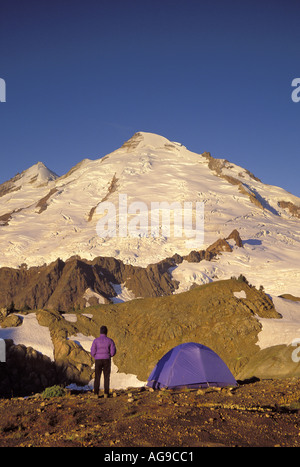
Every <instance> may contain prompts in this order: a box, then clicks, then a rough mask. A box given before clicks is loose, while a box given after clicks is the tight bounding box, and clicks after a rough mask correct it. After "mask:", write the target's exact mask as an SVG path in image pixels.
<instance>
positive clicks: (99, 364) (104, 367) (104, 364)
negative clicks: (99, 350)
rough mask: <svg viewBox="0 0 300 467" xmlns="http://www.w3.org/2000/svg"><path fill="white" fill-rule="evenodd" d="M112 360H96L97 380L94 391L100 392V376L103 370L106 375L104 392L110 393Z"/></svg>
mask: <svg viewBox="0 0 300 467" xmlns="http://www.w3.org/2000/svg"><path fill="white" fill-rule="evenodd" d="M110 368H111V360H110V358H108V359H104V360H95V382H94V393H95V394H99V388H100V378H101V374H102V371H103V375H104V394H109V378H110Z"/></svg>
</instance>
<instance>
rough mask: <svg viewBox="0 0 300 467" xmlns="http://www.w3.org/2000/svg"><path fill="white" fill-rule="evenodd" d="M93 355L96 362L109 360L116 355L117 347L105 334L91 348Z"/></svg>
mask: <svg viewBox="0 0 300 467" xmlns="http://www.w3.org/2000/svg"><path fill="white" fill-rule="evenodd" d="M91 354H92V357H93V358H94V359H95V360H102V359H103V360H107V359H108V358H110V357H113V356H114V355H115V354H116V346H115V343H114V341H113V340H112V339H110V338H109V337H107V336H106V335H105V334H100V336H99V337H97V338H96V339H95V340H94V342H93V343H92V347H91Z"/></svg>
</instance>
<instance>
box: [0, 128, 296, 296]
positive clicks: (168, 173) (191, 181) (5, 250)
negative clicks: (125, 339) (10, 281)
mask: <svg viewBox="0 0 300 467" xmlns="http://www.w3.org/2000/svg"><path fill="white" fill-rule="evenodd" d="M120 195H121V197H120ZM122 196H123V198H122ZM124 196H126V203H127V206H126V209H127V221H128V225H130V221H132V222H133V223H135V225H136V224H138V220H140V219H141V217H138V212H140V211H138V208H140V207H141V206H142V208H143V207H144V208H145V209H146V210H147V213H148V217H147V219H148V222H149V223H148V231H147V232H148V234H147V233H146V234H145V232H146V230H147V229H146V230H145V229H142V228H141V229H140V233H138V235H137V236H135V237H134V236H132V235H130V234H128V232H127V235H126V232H125V234H124V229H123V234H122V236H120V234H117V235H115V236H113V237H111V236H107V237H105V238H104V237H103V236H102V237H100V236H99V229H98V231H97V225H98V226H99V221H100V220H101V213H100V210H101V209H100V208H101V206H106V207H107V206H108V204H106V205H103V203H105V202H106V203H111V204H110V206H114V207H115V209H116V219H117V222H116V232H117V233H118V232H119V233H120V228H121V227H122V226H123V227H124V225H123V224H122V222H123V221H122V218H121V217H120V216H119V213H120V209H119V208H120V200H121V201H122V200H124ZM153 202H156V203H163V202H167V203H169V205H171V203H174V202H177V203H179V204H180V205H181V206H184V203H190V205H189V206H191V207H192V209H193V211H195V209H196V206H197V203H203V204H204V243H203V245H200V244H199V245H195V243H193V238H192V239H190V238H188V237H187V236H186V235H184V234H183V235H182V236H181V237H178V236H175V235H174V230H173V229H174V225H173V224H174V222H173V221H174V219H173V217H172V216H171V227H170V232H171V234H170V235H166V233H165V232H164V231H163V228H162V225H159V232H158V233H157V235H153V232H152V231H151V230H150V223H151V215H152V211H153V209H154V208H153V206H154V205H153V204H152V205H151V203H153ZM101 203H102V204H101ZM133 203H138V204H136V205H135V204H133ZM141 203H143V204H141ZM123 207H124V206H123ZM152 208H153V209H152ZM122 209H123V208H122V207H121V210H122ZM102 214H103V213H102ZM102 219H103V218H102ZM107 219H108V217H107ZM119 219H121V224H122V226H120V224H119ZM143 219H144V221H145V219H146V218H145V216H144V217H143ZM156 219H157V218H156ZM0 224H1V225H0V236H1V251H0V266H11V267H18V266H19V265H21V264H22V263H26V264H27V265H28V266H33V265H41V264H44V263H47V264H48V263H50V262H51V261H55V260H56V259H57V258H58V257H60V258H61V259H63V260H67V259H68V258H70V257H71V256H73V255H79V256H80V257H82V258H86V259H93V258H95V257H97V256H112V257H115V258H118V259H121V260H123V261H124V263H129V264H134V265H140V266H146V265H148V264H150V263H156V262H158V261H160V260H162V259H164V258H166V257H170V256H172V255H174V254H175V253H178V254H181V255H187V254H188V253H189V252H190V251H191V250H195V249H205V248H207V246H209V245H211V244H212V243H213V242H215V241H216V240H217V239H218V238H220V237H221V238H222V237H223V238H226V237H228V235H229V234H230V233H231V232H232V231H233V230H234V229H237V230H238V231H239V233H240V236H241V238H242V240H243V248H238V247H237V246H236V245H235V244H233V245H232V247H233V252H232V253H230V252H224V253H222V255H220V256H219V258H218V260H216V261H213V262H208V261H201V262H200V263H188V262H186V261H183V262H182V263H181V264H179V265H178V266H177V268H175V269H174V270H173V272H172V274H173V277H174V279H176V280H179V281H180V287H179V289H178V291H182V290H186V289H188V288H189V287H190V285H191V283H195V282H196V283H199V284H200V283H205V282H208V281H210V280H212V279H216V278H218V279H223V278H228V277H230V276H232V275H235V276H238V275H239V274H240V273H242V274H244V275H245V276H246V277H247V279H248V280H249V281H250V282H251V283H253V284H254V285H258V286H259V285H261V284H262V285H264V287H265V290H266V291H267V292H269V293H272V294H276V295H280V294H283V293H291V294H294V295H296V296H299V295H300V291H299V283H300V253H299V252H300V199H299V198H298V197H296V196H293V195H292V194H290V193H288V192H287V191H285V190H283V189H282V188H279V187H275V186H270V185H266V184H264V183H263V182H262V181H260V180H259V179H257V178H256V177H255V176H254V175H253V174H251V173H250V172H249V171H248V170H246V169H244V168H242V167H239V166H237V165H235V164H233V163H230V162H228V161H227V160H224V159H215V158H213V157H212V156H211V155H210V154H209V153H203V154H196V153H193V152H191V151H189V150H188V149H187V148H186V147H185V146H183V145H182V144H180V143H176V142H171V141H169V140H168V139H166V138H164V137H162V136H159V135H154V134H151V133H144V132H140V133H136V134H135V135H134V136H133V137H132V138H131V139H130V140H128V141H127V142H126V143H124V145H123V146H122V147H121V148H120V149H117V150H116V151H114V152H112V153H111V154H108V155H107V156H105V157H103V158H101V159H98V160H90V159H84V160H83V161H82V162H80V163H79V164H77V165H76V166H75V167H73V168H72V169H71V170H70V171H69V172H68V173H67V174H65V175H63V176H61V177H58V176H57V175H56V174H55V173H54V172H52V171H50V170H49V169H47V168H46V167H45V166H44V164H42V163H40V162H39V163H37V164H36V165H34V166H33V167H31V168H29V169H27V170H25V171H24V172H22V173H21V174H19V175H17V176H16V177H14V178H13V179H11V180H9V181H8V182H5V183H4V184H2V185H0ZM123 227H122V228H123ZM140 227H143V226H140ZM144 227H145V226H144ZM146 227H147V226H146ZM186 233H187V232H186Z"/></svg>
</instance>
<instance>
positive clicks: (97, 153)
mask: <svg viewBox="0 0 300 467" xmlns="http://www.w3.org/2000/svg"><path fill="white" fill-rule="evenodd" d="M299 25H300V2H299V0H251V1H248V0H239V1H233V0H231V1H230V0H229V1H227V0H205V1H204V0H180V1H178V0H135V1H132V0H26V1H25V0H0V65H1V66H0V77H1V78H3V79H5V81H6V86H7V95H6V99H7V102H6V103H0V125H1V126H0V149H1V151H0V154H1V165H0V167H1V170H0V182H3V181H5V180H7V179H9V178H11V177H12V176H14V175H15V174H16V173H17V172H21V171H22V170H24V169H26V168H28V167H30V166H31V165H33V164H34V163H36V162H37V161H39V160H40V161H42V162H44V163H45V164H46V165H47V166H48V167H49V168H50V169H51V170H53V171H55V172H56V173H58V174H59V175H62V174H64V173H66V172H67V171H68V170H69V169H70V168H71V167H72V166H74V165H75V164H76V163H77V162H79V161H80V160H82V159H83V158H85V157H89V158H91V159H95V158H99V157H101V156H103V155H105V154H107V153H109V152H111V151H112V150H114V149H116V148H118V147H120V146H121V145H122V143H123V142H124V141H125V140H127V139H129V138H130V137H131V136H132V135H133V134H134V133H135V132H136V131H149V132H153V133H158V134H161V135H163V136H165V137H167V138H169V139H170V140H174V141H179V142H181V143H183V144H184V145H185V146H187V148H188V149H190V150H193V151H195V152H199V153H201V152H204V151H210V152H211V154H212V155H213V156H215V157H224V158H226V159H228V160H230V161H232V162H234V163H236V164H239V165H241V166H243V167H245V168H247V169H249V170H250V171H252V172H253V173H254V174H255V175H256V176H258V177H259V178H261V179H262V181H264V182H265V183H269V184H274V185H279V186H282V187H283V188H285V189H287V190H288V191H290V192H292V193H293V194H295V195H297V196H300V183H299V174H300V163H299V158H300V157H299V156H300V148H299V142H300V138H299V136H300V102H299V103H295V102H293V101H292V99H291V93H292V90H293V88H292V87H291V82H292V80H293V79H294V78H296V77H300V60H299V57H300V26H299Z"/></svg>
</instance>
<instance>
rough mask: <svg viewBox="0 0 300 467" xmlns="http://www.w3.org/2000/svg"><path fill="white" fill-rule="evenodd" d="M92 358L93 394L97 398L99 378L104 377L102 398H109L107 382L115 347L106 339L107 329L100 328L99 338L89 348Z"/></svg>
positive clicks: (112, 342)
mask: <svg viewBox="0 0 300 467" xmlns="http://www.w3.org/2000/svg"><path fill="white" fill-rule="evenodd" d="M91 354H92V357H93V358H94V359H95V382H94V394H95V395H97V396H99V388H100V378H101V374H102V371H103V375H104V397H105V398H106V397H109V381H110V371H111V357H113V356H114V355H115V354H116V346H115V343H114V341H113V340H112V339H110V338H109V337H107V327H106V326H101V328H100V336H99V337H97V338H96V339H94V341H93V343H92V347H91Z"/></svg>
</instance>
